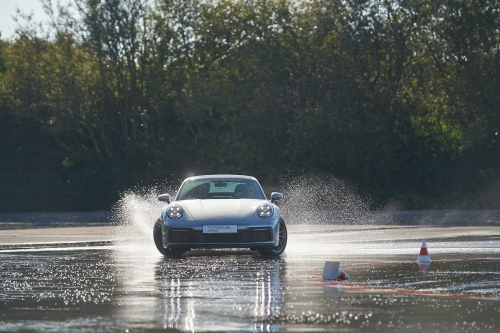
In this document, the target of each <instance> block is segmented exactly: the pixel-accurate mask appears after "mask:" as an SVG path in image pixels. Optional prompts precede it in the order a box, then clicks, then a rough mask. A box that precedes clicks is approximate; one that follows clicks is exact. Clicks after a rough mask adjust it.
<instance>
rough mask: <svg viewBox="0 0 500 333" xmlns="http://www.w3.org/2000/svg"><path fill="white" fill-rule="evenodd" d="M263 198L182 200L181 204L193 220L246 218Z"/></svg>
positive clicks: (242, 219) (241, 219)
mask: <svg viewBox="0 0 500 333" xmlns="http://www.w3.org/2000/svg"><path fill="white" fill-rule="evenodd" d="M264 202H267V201H265V200H256V199H204V200H183V201H182V205H183V206H184V207H185V208H186V210H187V211H188V212H189V214H190V215H191V217H192V218H193V219H194V220H212V219H214V220H217V219H221V218H223V219H224V220H225V219H230V220H239V221H244V220H246V218H247V216H248V214H250V213H251V212H252V211H253V210H256V209H257V206H258V205H259V204H260V203H264Z"/></svg>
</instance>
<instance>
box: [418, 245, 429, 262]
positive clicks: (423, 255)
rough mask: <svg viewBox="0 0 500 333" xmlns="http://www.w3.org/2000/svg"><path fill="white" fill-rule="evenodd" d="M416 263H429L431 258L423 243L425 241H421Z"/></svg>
mask: <svg viewBox="0 0 500 333" xmlns="http://www.w3.org/2000/svg"><path fill="white" fill-rule="evenodd" d="M417 262H418V263H421V264H430V263H431V257H430V256H429V252H427V244H426V243H425V239H424V240H423V241H422V246H421V248H420V254H419V255H418V260H417Z"/></svg>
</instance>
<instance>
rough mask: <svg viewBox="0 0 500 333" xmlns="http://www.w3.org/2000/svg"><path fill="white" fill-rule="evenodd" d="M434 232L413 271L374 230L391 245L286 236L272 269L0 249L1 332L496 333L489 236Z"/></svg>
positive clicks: (112, 248)
mask: <svg viewBox="0 0 500 333" xmlns="http://www.w3.org/2000/svg"><path fill="white" fill-rule="evenodd" d="M372 229H374V228H372ZM418 230H419V229H415V230H413V231H412V232H413V233H418V232H419V231H418ZM422 232H423V230H422ZM436 232H438V231H436ZM439 232H440V237H441V238H440V239H436V240H435V241H432V240H431V241H428V242H427V246H428V248H429V252H430V254H431V259H432V263H431V264H430V266H429V267H419V265H418V264H417V263H416V258H417V255H418V251H419V246H420V241H421V240H419V241H414V240H413V239H410V240H405V239H408V237H406V235H407V230H406V229H404V228H391V229H390V230H385V231H383V233H384V234H385V236H384V237H385V238H393V239H395V240H396V239H397V241H386V242H377V238H379V236H377V235H373V230H371V231H370V230H354V231H349V232H344V233H343V235H344V236H345V235H349V236H348V237H347V236H345V237H340V240H339V241H338V242H333V241H332V239H336V238H339V236H338V234H336V233H334V232H331V231H328V230H327V227H324V229H323V230H318V229H315V230H314V232H312V231H311V230H309V231H307V230H302V229H300V228H295V229H294V228H293V226H291V237H290V240H289V248H287V251H286V255H285V256H283V257H282V258H280V259H269V258H262V257H260V256H259V255H257V254H254V253H253V252H250V251H246V250H229V251H223V250H220V251H215V250H207V251H203V250H198V251H193V252H190V253H188V254H187V255H185V256H182V257H181V258H178V259H172V258H163V257H161V256H160V255H159V254H158V253H157V251H156V249H155V248H154V245H153V243H152V240H150V239H149V238H148V237H149V235H146V234H145V236H144V237H143V238H141V237H134V238H135V239H134V241H127V242H123V241H120V242H111V243H108V244H93V245H92V246H85V244H79V245H78V246H71V247H69V246H68V245H64V246H48V245H44V246H43V247H42V246H31V247H24V248H14V247H3V248H0V331H1V332H16V331H18V332H26V331H37V332H63V331H64V332H97V331H99V332H126V330H128V331H129V332H147V331H162V332H202V331H218V332H240V331H245V332H312V331H327V332H346V331H347V332H357V331H366V332H371V331H374V330H379V331H381V332H396V331H397V332H418V331H427V332H473V331H474V332H475V331H481V332H498V331H499V330H500V310H499V309H500V282H499V280H500V252H499V249H500V241H499V238H498V236H495V234H494V233H493V234H492V233H491V232H489V231H488V232H485V234H484V235H475V236H474V238H471V237H467V235H469V234H470V230H467V228H464V229H463V230H462V231H461V233H462V235H459V234H458V235H457V234H455V233H453V234H452V238H449V237H447V232H448V231H447V229H440V230H439ZM317 234H320V235H321V237H316V235H317ZM135 236H137V234H136V235H135ZM380 238H382V237H381V236H380ZM327 260H338V261H340V262H341V266H342V268H343V269H344V270H345V271H346V272H348V273H349V275H350V276H351V280H350V281H346V282H335V281H323V280H322V279H321V276H322V270H323V265H324V263H325V261H327Z"/></svg>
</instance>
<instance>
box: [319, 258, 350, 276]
mask: <svg viewBox="0 0 500 333" xmlns="http://www.w3.org/2000/svg"><path fill="white" fill-rule="evenodd" d="M323 280H349V275H347V274H346V272H344V271H343V270H341V269H340V263H339V262H338V261H327V262H326V263H325V268H324V269H323Z"/></svg>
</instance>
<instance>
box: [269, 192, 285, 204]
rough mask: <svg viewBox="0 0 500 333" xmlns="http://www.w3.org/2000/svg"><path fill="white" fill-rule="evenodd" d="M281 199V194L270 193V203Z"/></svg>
mask: <svg viewBox="0 0 500 333" xmlns="http://www.w3.org/2000/svg"><path fill="white" fill-rule="evenodd" d="M281 199H283V194H282V193H278V192H273V193H271V202H272V203H274V202H276V201H278V200H281Z"/></svg>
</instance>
